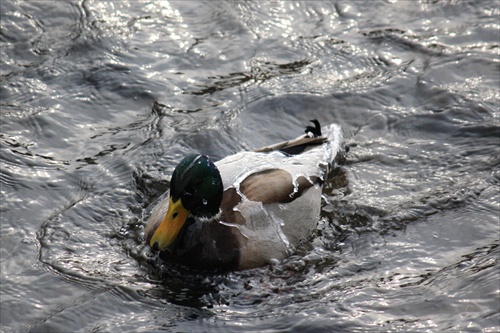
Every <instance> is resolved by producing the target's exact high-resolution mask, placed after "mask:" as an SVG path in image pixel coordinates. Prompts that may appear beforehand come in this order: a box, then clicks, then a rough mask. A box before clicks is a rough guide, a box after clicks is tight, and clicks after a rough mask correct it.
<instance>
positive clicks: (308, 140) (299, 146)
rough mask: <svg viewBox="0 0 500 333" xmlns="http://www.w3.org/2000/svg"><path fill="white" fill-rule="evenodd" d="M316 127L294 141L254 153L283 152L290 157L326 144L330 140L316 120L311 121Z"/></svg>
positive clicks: (312, 127) (310, 128)
mask: <svg viewBox="0 0 500 333" xmlns="http://www.w3.org/2000/svg"><path fill="white" fill-rule="evenodd" d="M311 122H312V123H313V124H314V126H307V127H306V130H305V131H304V132H305V133H306V134H304V135H302V136H299V137H298V138H296V139H293V140H287V141H283V142H279V143H276V144H273V145H270V146H266V147H262V148H258V149H255V150H254V152H260V153H265V152H270V151H276V150H278V151H281V152H284V153H287V154H290V155H297V154H300V153H302V152H304V151H306V150H308V149H310V148H311V147H314V146H317V145H321V144H323V143H325V142H326V141H327V140H328V138H327V137H325V136H323V135H322V131H321V126H320V124H319V121H317V120H316V119H313V120H311Z"/></svg>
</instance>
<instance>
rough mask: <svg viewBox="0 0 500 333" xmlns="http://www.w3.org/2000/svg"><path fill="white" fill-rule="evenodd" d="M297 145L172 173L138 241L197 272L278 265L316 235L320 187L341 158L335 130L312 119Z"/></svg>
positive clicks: (200, 158)
mask: <svg viewBox="0 0 500 333" xmlns="http://www.w3.org/2000/svg"><path fill="white" fill-rule="evenodd" d="M312 122H313V124H314V127H313V126H308V127H307V128H306V134H304V135H302V136H300V137H298V138H297V139H294V140H290V141H284V142H281V143H278V144H276V145H272V146H268V147H264V148H260V149H257V150H254V151H245V152H239V153H236V154H234V155H230V156H227V157H225V158H223V159H222V160H220V161H218V162H215V163H213V162H212V161H211V160H210V159H209V158H208V157H207V156H204V155H199V154H193V155H188V156H186V157H185V158H184V159H182V160H181V161H180V162H179V164H178V165H177V166H176V167H175V169H174V172H173V173H172V179H171V182H170V190H169V191H167V192H166V193H165V194H164V195H163V196H162V197H161V198H160V199H159V202H158V204H157V205H156V206H155V207H154V208H153V210H152V212H151V214H150V217H149V220H148V222H147V224H146V229H145V239H146V242H147V243H148V244H149V245H150V247H151V248H152V249H153V250H154V251H160V258H161V259H162V260H165V261H169V262H175V263H178V264H182V265H185V266H190V267H192V268H197V269H217V270H244V269H250V268H255V267H259V266H263V265H266V264H269V263H270V262H271V261H272V260H273V259H274V260H276V259H277V260H281V259H283V258H285V257H286V256H288V255H290V254H291V253H293V251H294V249H295V246H296V245H297V244H298V243H299V241H301V240H303V239H307V237H309V236H310V235H311V233H312V231H313V230H314V229H315V227H316V225H317V222H318V219H319V215H320V210H321V193H322V185H323V183H324V180H325V177H326V175H327V174H328V172H329V170H330V168H331V167H332V166H333V165H334V163H335V161H336V160H337V158H338V157H339V156H340V155H341V153H342V151H343V134H342V130H341V128H340V126H339V125H336V124H332V125H329V126H327V127H324V128H323V129H321V127H320V125H319V122H318V121H317V120H312Z"/></svg>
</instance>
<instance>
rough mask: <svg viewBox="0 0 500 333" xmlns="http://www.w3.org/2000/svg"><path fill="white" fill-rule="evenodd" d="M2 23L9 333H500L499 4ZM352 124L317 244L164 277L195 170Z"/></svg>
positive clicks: (164, 6) (102, 8) (94, 6)
mask: <svg viewBox="0 0 500 333" xmlns="http://www.w3.org/2000/svg"><path fill="white" fill-rule="evenodd" d="M0 6H1V10H0V12H1V14H0V15H1V20H0V25H1V33H0V43H1V45H2V47H1V49H0V52H1V55H2V56H1V57H0V64H1V66H0V75H1V77H2V83H1V86H0V97H1V101H0V105H1V110H0V111H1V114H2V117H1V131H0V132H1V133H0V144H1V149H2V154H1V163H2V165H1V166H2V167H1V170H0V184H1V187H0V192H1V197H2V200H1V202H0V209H1V210H0V212H1V214H0V219H1V224H0V228H1V238H2V239H1V246H0V249H1V252H0V253H1V265H2V266H1V276H2V280H1V287H2V288H1V293H2V303H1V311H0V316H1V326H2V330H3V331H6V332H18V331H52V332H63V331H95V332H97V331H115V330H122V331H137V332H141V331H146V332H149V331H155V330H156V331H157V330H167V331H168V330H173V331H199V330H213V331H241V330H245V331H259V332H260V331H277V330H287V331H297V332H305V331H314V332H320V331H352V332H369V331H376V332H379V331H391V330H392V331H395V330H401V331H429V330H431V331H459V330H465V331H471V332H474V331H483V332H495V331H497V330H498V329H499V326H498V323H499V320H500V318H499V316H498V313H500V304H499V298H498V283H499V280H498V257H499V246H498V245H499V239H500V237H499V234H498V222H499V221H498V216H499V213H500V212H499V202H500V198H499V195H498V193H499V191H498V189H499V185H500V173H499V172H498V166H499V162H500V159H499V148H498V147H499V143H500V142H499V138H500V126H499V125H500V123H499V113H498V105H499V103H498V102H499V93H498V85H499V81H498V78H499V66H498V61H497V58H498V55H497V52H496V50H498V44H499V43H498V18H499V10H498V6H497V4H496V3H495V2H493V1H491V2H490V1H479V2H477V1H476V2H465V3H464V2H458V3H457V2H449V1H432V2H428V1H420V2H418V1H413V2H408V1H389V2H387V1H386V2H383V1H377V2H366V3H363V2H349V3H348V2H333V1H321V2H290V1H273V2H243V3H233V2H220V1H216V2H207V3H193V2H169V1H150V2H136V1H121V2H111V1H110V2H103V1H91V0H88V1H81V2H76V1H65V2H16V1H10V0H4V1H1V2H0ZM313 118H317V119H319V120H320V121H321V123H322V124H325V125H326V124H329V123H339V124H340V125H341V126H342V127H343V129H344V133H345V136H346V139H347V142H346V143H347V146H348V148H349V153H348V154H347V156H346V160H345V161H344V162H343V163H342V164H341V166H340V167H339V168H337V169H336V170H334V171H333V172H332V173H331V175H330V176H329V178H328V181H327V184H326V185H327V186H326V188H325V191H324V195H323V203H322V216H321V219H320V221H319V224H318V228H317V230H316V231H315V234H314V237H312V238H311V239H310V240H309V242H306V243H305V244H303V245H302V246H301V247H300V248H298V249H297V252H296V253H294V254H293V255H292V256H291V257H289V258H287V259H285V260H284V261H282V262H280V263H276V264H275V265H272V266H270V267H262V268H258V269H254V270H249V271H243V272H232V273H228V274H225V275H220V274H208V273H201V272H196V271H192V270H188V269H186V268H183V267H172V266H167V265H164V266H158V265H156V264H155V263H154V262H152V258H151V257H150V254H149V251H148V249H147V248H146V247H144V245H143V223H144V221H143V216H144V214H145V212H146V209H147V207H148V206H149V205H150V204H151V203H152V202H153V201H154V200H155V199H156V198H158V197H159V196H160V195H161V194H162V193H163V192H164V191H165V190H166V189H167V188H168V186H169V179H170V178H169V177H170V174H171V173H172V171H173V168H174V166H175V165H176V164H177V162H178V161H179V160H180V159H181V158H182V157H183V156H184V155H185V154H186V153H189V152H193V151H195V152H203V153H205V154H207V155H209V156H211V157H212V158H213V159H215V160H218V159H220V158H222V157H224V156H226V155H228V154H232V153H235V152H237V151H240V150H245V149H252V148H255V147H259V146H264V145H268V144H271V143H273V142H276V141H281V140H284V139H288V138H293V137H296V136H297V135H298V134H300V133H302V131H303V127H304V125H306V124H307V123H308V122H309V119H313Z"/></svg>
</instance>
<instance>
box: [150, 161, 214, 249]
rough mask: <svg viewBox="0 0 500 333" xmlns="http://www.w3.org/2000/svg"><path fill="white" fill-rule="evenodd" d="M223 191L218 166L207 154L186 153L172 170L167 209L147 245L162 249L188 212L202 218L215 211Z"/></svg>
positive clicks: (173, 235) (178, 229)
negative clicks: (187, 154)
mask: <svg viewBox="0 0 500 333" xmlns="http://www.w3.org/2000/svg"><path fill="white" fill-rule="evenodd" d="M222 193H223V185H222V179H221V177H220V173H219V170H218V169H217V167H216V166H215V164H214V163H213V162H212V161H210V159H209V158H208V157H206V156H204V155H189V156H187V157H185V158H184V159H183V160H182V161H180V163H179V164H178V165H177V166H176V167H175V170H174V172H173V174H172V180H171V182H170V200H169V206H168V211H167V214H166V215H165V218H164V219H163V221H162V222H161V223H160V225H159V226H158V228H157V229H156V231H155V233H154V234H153V237H151V240H150V241H149V245H150V246H151V247H152V248H153V249H155V250H163V249H164V248H166V247H167V246H169V245H170V244H172V243H173V242H174V240H175V238H176V237H177V235H178V234H179V231H180V230H181V229H182V226H183V225H184V223H185V222H186V219H187V218H188V216H189V215H193V216H195V217H205V218H210V217H213V216H215V215H217V213H218V212H219V207H220V204H221V201H222Z"/></svg>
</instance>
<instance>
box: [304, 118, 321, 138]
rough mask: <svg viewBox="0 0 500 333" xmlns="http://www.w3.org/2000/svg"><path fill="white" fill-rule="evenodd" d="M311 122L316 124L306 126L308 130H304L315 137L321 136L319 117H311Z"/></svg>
mask: <svg viewBox="0 0 500 333" xmlns="http://www.w3.org/2000/svg"><path fill="white" fill-rule="evenodd" d="M311 122H312V123H313V124H314V127H312V126H306V130H305V131H304V132H305V133H306V134H307V135H311V134H312V137H313V138H317V137H320V136H321V125H320V124H319V121H318V120H317V119H311Z"/></svg>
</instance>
